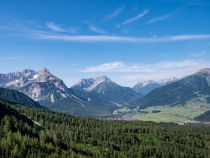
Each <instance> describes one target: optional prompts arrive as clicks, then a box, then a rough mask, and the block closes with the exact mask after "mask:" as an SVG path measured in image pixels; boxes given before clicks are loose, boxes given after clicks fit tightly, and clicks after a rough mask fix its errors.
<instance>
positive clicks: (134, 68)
mask: <svg viewBox="0 0 210 158" xmlns="http://www.w3.org/2000/svg"><path fill="white" fill-rule="evenodd" d="M204 64H206V63H203V61H199V60H183V61H167V62H158V63H154V64H126V63H124V62H122V61H115V62H110V63H104V64H101V65H96V66H91V67H86V68H85V69H83V70H82V71H83V72H126V73H133V72H138V73H153V72H157V71H165V70H171V69H185V68H188V67H200V66H205V65H204Z"/></svg>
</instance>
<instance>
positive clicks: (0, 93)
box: [0, 88, 44, 108]
mask: <svg viewBox="0 0 210 158" xmlns="http://www.w3.org/2000/svg"><path fill="white" fill-rule="evenodd" d="M0 99H1V100H4V101H8V102H11V103H15V104H22V105H26V106H30V107H37V108H44V107H43V106H41V105H40V104H39V103H38V102H35V101H34V100H33V99H31V98H29V97H28V96H27V95H25V94H23V93H20V92H18V91H16V90H11V89H7V88H0Z"/></svg>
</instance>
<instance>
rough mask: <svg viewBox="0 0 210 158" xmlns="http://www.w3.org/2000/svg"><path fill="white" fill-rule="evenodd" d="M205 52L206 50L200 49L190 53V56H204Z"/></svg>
mask: <svg viewBox="0 0 210 158" xmlns="http://www.w3.org/2000/svg"><path fill="white" fill-rule="evenodd" d="M207 54H208V52H207V51H201V52H196V53H192V54H190V56H192V57H201V56H204V55H207Z"/></svg>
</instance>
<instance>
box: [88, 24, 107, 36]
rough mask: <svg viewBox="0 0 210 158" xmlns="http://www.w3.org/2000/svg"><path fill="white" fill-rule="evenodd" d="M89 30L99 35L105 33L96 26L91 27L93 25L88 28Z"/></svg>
mask: <svg viewBox="0 0 210 158" xmlns="http://www.w3.org/2000/svg"><path fill="white" fill-rule="evenodd" d="M89 28H90V30H91V31H93V32H96V33H101V34H105V33H107V32H106V31H105V30H103V29H100V28H98V27H96V26H93V25H91V26H89Z"/></svg>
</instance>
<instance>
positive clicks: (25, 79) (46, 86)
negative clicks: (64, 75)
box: [0, 68, 68, 102]
mask: <svg viewBox="0 0 210 158" xmlns="http://www.w3.org/2000/svg"><path fill="white" fill-rule="evenodd" d="M0 85H1V87H5V88H10V89H16V90H18V91H19V92H22V93H24V94H26V95H27V96H29V97H30V98H32V99H33V100H35V101H42V100H48V101H49V102H55V101H56V100H59V99H61V98H65V97H67V93H66V90H67V89H68V88H67V86H66V85H65V84H64V82H63V81H62V80H60V79H59V78H57V77H55V76H54V75H52V74H51V73H50V72H49V70H47V69H46V68H44V69H43V70H41V71H38V72H35V71H34V70H31V69H25V70H24V71H22V72H14V73H8V74H0Z"/></svg>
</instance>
